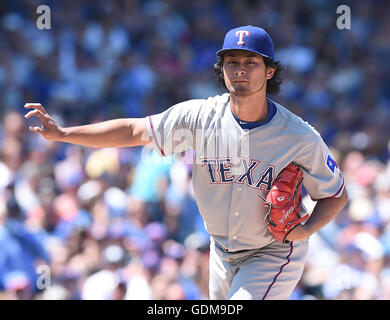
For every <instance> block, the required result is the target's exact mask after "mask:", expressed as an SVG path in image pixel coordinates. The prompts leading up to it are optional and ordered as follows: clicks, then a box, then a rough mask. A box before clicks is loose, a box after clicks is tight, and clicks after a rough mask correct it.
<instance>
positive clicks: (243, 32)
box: [236, 30, 250, 46]
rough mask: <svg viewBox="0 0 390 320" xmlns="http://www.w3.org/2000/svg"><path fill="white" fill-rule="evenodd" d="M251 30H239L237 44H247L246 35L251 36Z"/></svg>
mask: <svg viewBox="0 0 390 320" xmlns="http://www.w3.org/2000/svg"><path fill="white" fill-rule="evenodd" d="M249 35H250V32H249V31H246V30H239V31H237V32H236V37H238V41H237V44H238V45H240V46H243V45H244V44H245V42H244V36H249Z"/></svg>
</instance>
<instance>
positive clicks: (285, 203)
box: [259, 163, 309, 243]
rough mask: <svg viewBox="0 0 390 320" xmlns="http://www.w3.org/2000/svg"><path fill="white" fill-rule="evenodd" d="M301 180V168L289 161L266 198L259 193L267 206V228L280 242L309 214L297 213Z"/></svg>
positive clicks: (299, 206)
mask: <svg viewBox="0 0 390 320" xmlns="http://www.w3.org/2000/svg"><path fill="white" fill-rule="evenodd" d="M302 181H303V175H302V168H301V167H300V166H298V165H296V164H294V163H290V164H289V165H288V166H287V167H286V168H284V169H283V170H282V171H281V172H280V173H279V175H278V176H277V177H276V179H275V180H274V182H273V184H272V187H271V190H270V191H269V192H268V195H267V198H266V199H264V198H263V197H262V196H261V195H260V194H259V196H260V197H261V198H262V199H263V200H264V201H265V206H266V207H268V213H267V214H266V216H265V222H266V224H267V227H268V230H269V232H270V233H271V234H272V235H273V237H274V238H275V239H276V240H278V241H280V242H283V243H287V242H288V241H286V237H287V235H288V234H289V233H290V232H291V230H292V229H294V228H295V227H296V226H297V225H298V224H300V223H301V222H303V221H306V220H307V219H308V218H309V214H306V215H304V216H303V217H301V216H300V214H299V210H300V208H301V204H302V195H301V187H302Z"/></svg>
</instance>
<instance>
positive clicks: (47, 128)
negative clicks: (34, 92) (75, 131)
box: [24, 103, 63, 140]
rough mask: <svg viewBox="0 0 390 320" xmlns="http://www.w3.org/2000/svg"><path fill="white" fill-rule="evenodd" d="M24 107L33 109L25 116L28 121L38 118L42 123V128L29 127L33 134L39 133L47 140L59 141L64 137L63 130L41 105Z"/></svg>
mask: <svg viewBox="0 0 390 320" xmlns="http://www.w3.org/2000/svg"><path fill="white" fill-rule="evenodd" d="M24 107H25V108H26V109H33V110H31V111H29V112H28V113H27V114H26V115H25V116H24V117H25V118H26V119H29V118H31V117H33V116H36V117H38V119H39V120H40V121H41V123H42V127H38V126H37V127H33V126H29V127H28V129H29V130H30V131H31V132H34V133H38V134H40V135H41V136H43V137H44V138H45V139H47V140H58V139H59V138H60V137H61V136H62V135H63V132H62V128H61V127H60V126H59V125H57V123H56V122H55V121H54V120H53V118H52V117H51V116H50V115H49V114H48V113H47V112H46V110H45V108H44V107H43V106H42V105H41V104H40V103H26V104H25V105H24Z"/></svg>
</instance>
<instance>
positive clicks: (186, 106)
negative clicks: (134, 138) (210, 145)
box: [145, 99, 202, 156]
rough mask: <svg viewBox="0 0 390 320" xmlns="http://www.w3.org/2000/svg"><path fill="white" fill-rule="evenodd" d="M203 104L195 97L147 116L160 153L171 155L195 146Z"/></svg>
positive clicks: (150, 131)
mask: <svg viewBox="0 0 390 320" xmlns="http://www.w3.org/2000/svg"><path fill="white" fill-rule="evenodd" d="M201 105H202V100H200V99H193V100H189V101H185V102H181V103H178V104H176V105H174V106H172V107H170V108H169V109H167V110H166V111H164V112H162V113H159V114H155V115H151V116H147V117H146V118H145V120H146V125H147V128H148V133H149V136H150V137H151V139H152V144H153V147H154V149H155V150H156V151H157V153H158V154H160V155H161V156H169V155H172V154H174V153H180V152H183V151H186V150H188V149H193V148H194V143H195V142H194V140H195V128H196V126H197V122H198V121H197V120H198V115H199V111H200V108H201Z"/></svg>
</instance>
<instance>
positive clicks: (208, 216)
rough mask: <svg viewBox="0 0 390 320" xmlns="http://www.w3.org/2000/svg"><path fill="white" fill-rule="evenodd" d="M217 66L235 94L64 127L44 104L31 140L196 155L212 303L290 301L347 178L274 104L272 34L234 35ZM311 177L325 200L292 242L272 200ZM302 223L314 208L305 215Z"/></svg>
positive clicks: (316, 137)
mask: <svg viewBox="0 0 390 320" xmlns="http://www.w3.org/2000/svg"><path fill="white" fill-rule="evenodd" d="M217 59H218V61H217V63H216V64H215V66H214V71H215V73H216V76H217V79H218V81H219V82H220V83H221V84H222V85H223V86H224V87H225V88H226V89H227V91H228V93H225V94H222V95H219V96H215V97H210V98H208V99H194V100H189V101H185V102H182V103H179V104H177V105H174V106H172V107H170V108H169V109H167V110H166V111H164V112H162V113H160V114H155V115H151V116H148V117H146V118H138V119H115V120H109V121H105V122H100V123H95V124H91V125H84V126H77V127H67V128H63V127H60V126H59V125H57V124H56V123H55V122H54V120H53V119H52V118H51V117H50V115H49V114H48V113H47V112H46V110H45V109H44V108H43V106H42V105H41V104H39V103H27V104H26V105H25V107H26V108H31V109H33V110H32V111H30V112H28V113H27V114H26V118H30V117H32V116H37V117H38V118H39V119H40V120H41V122H42V127H30V131H32V132H35V133H38V134H41V135H42V136H43V137H45V138H46V139H49V140H54V141H61V142H67V143H73V144H79V145H83V146H87V147H96V148H104V147H129V146H141V145H147V144H149V143H152V145H153V147H154V149H155V150H156V151H157V152H158V153H159V154H160V155H161V156H168V155H171V154H174V153H180V152H183V151H185V150H188V149H192V150H194V151H195V154H196V157H195V159H194V166H193V174H192V176H193V187H194V192H195V197H196V201H197V204H198V207H199V210H200V212H201V215H202V217H203V219H204V222H205V226H206V229H207V231H208V232H209V233H210V240H211V241H210V286H209V292H210V298H211V299H288V298H289V296H290V294H291V292H292V291H293V289H294V288H295V286H296V285H297V283H298V281H299V279H300V277H301V276H302V272H303V268H304V263H305V257H306V254H307V250H308V245H309V237H310V235H312V234H313V233H315V232H316V231H317V230H319V229H320V228H322V227H323V226H325V225H326V224H327V223H329V222H330V221H331V220H332V219H334V217H335V216H336V215H337V214H338V212H339V211H340V210H341V209H342V208H343V207H344V206H345V204H346V202H347V193H346V190H345V187H344V179H343V175H342V173H341V171H340V168H339V166H338V165H337V163H336V161H335V160H334V157H333V155H332V153H331V152H330V151H329V149H328V147H327V146H326V144H325V143H324V141H323V140H322V138H321V136H320V134H319V133H318V132H317V131H316V130H315V129H314V128H313V127H311V126H310V125H309V124H308V123H307V122H305V121H303V120H302V119H301V118H299V117H298V116H296V115H295V114H293V113H292V112H291V111H289V110H288V109H286V108H284V107H283V106H281V105H280V104H278V103H277V102H275V101H273V100H271V99H269V98H268V97H267V95H269V94H275V93H277V92H278V90H279V85H280V83H281V77H280V66H281V65H280V63H279V62H276V61H275V60H274V47H273V43H272V40H271V38H270V36H269V35H268V34H267V32H266V31H265V30H264V29H262V28H259V27H254V26H243V27H239V28H235V29H232V30H230V31H229V32H227V34H226V36H225V39H224V43H223V46H222V49H221V50H220V51H218V52H217ZM291 162H295V163H296V164H298V165H300V166H301V167H302V168H303V172H304V173H303V176H304V179H303V186H304V188H305V190H306V191H307V193H308V194H309V195H310V197H311V198H312V199H313V200H315V201H317V203H316V206H315V208H314V209H313V211H312V213H311V216H310V218H309V219H308V220H307V221H306V223H305V224H301V225H299V226H298V227H296V228H295V229H293V230H292V231H291V232H290V233H289V234H288V236H287V240H288V243H281V242H278V241H276V240H275V239H274V238H273V237H272V235H271V234H270V233H269V232H268V230H267V226H266V224H265V222H264V217H265V215H266V213H267V209H266V208H265V206H264V202H263V201H262V200H261V197H259V195H261V196H262V197H265V196H266V195H267V192H268V191H269V190H270V188H271V186H272V182H273V180H274V179H275V178H276V177H277V175H278V174H279V172H280V171H281V170H282V169H283V168H284V167H286V166H287V165H288V164H289V163H291ZM301 210H302V214H304V213H305V209H304V208H303V207H302V209H301Z"/></svg>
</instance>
